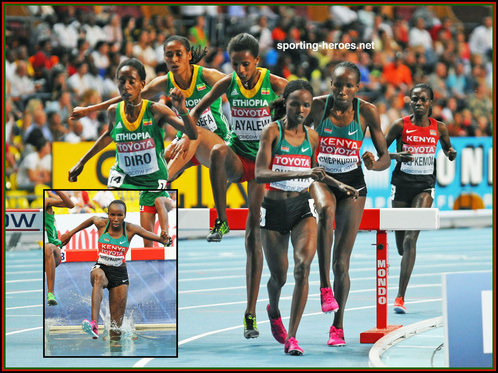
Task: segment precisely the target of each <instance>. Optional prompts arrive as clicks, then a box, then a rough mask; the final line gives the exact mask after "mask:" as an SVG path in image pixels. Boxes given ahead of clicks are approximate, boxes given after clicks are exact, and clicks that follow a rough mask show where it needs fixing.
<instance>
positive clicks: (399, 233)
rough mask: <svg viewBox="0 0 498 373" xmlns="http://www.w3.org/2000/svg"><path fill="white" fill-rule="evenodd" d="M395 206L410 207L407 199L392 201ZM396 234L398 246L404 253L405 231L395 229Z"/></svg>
mask: <svg viewBox="0 0 498 373" xmlns="http://www.w3.org/2000/svg"><path fill="white" fill-rule="evenodd" d="M392 206H393V208H398V207H410V206H409V204H408V203H407V202H405V201H392ZM394 236H395V237H396V247H397V249H398V253H399V255H401V256H402V255H403V241H404V239H405V231H394Z"/></svg>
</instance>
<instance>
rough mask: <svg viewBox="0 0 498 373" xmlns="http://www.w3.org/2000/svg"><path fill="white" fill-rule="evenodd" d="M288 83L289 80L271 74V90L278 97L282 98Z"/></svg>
mask: <svg viewBox="0 0 498 373" xmlns="http://www.w3.org/2000/svg"><path fill="white" fill-rule="evenodd" d="M288 83H289V81H288V80H287V79H285V78H281V77H279V76H277V75H273V74H270V84H271V89H273V92H275V93H276V94H277V95H278V96H282V95H283V94H284V89H285V87H286V86H287V84H288Z"/></svg>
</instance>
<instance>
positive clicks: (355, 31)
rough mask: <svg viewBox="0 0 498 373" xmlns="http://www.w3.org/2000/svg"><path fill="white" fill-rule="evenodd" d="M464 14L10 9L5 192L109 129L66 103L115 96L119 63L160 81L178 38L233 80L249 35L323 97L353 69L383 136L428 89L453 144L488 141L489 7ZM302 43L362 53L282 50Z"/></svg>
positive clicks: (384, 9) (272, 62)
mask: <svg viewBox="0 0 498 373" xmlns="http://www.w3.org/2000/svg"><path fill="white" fill-rule="evenodd" d="M461 8H465V9H463V12H459V13H462V14H456V13H455V9H456V10H458V6H453V7H452V6H349V7H348V6H256V5H250V6H241V5H233V6H214V5H213V6H201V5H199V6H181V7H180V6H165V5H162V6H160V5H150V6H145V5H144V6H133V5H126V6H118V5H108V6H96V5H94V6H76V5H75V6H65V5H61V6H59V5H57V6H55V5H54V6H38V5H33V6H7V7H5V22H4V24H5V41H6V43H5V55H4V56H5V59H4V62H5V77H6V79H5V83H6V90H5V92H6V96H5V117H4V118H5V119H4V121H5V126H4V128H5V142H6V158H7V159H6V162H7V164H6V173H7V182H6V185H7V189H11V190H14V189H17V190H25V191H28V192H29V193H32V192H33V191H34V190H35V187H36V186H37V185H46V186H51V183H52V180H51V167H52V159H51V156H52V155H51V154H52V151H51V144H52V143H53V142H55V141H64V142H70V143H77V142H81V141H95V140H96V139H97V138H98V136H99V135H100V134H101V133H103V132H104V131H105V130H106V128H107V125H108V124H107V118H106V113H105V112H100V113H94V114H92V115H90V116H88V117H85V118H82V119H80V120H77V121H73V120H71V119H70V115H71V112H72V109H73V107H75V106H88V105H91V104H95V103H98V102H101V101H103V100H107V99H109V98H112V97H114V96H116V95H118V90H117V86H116V83H115V72H116V68H117V66H118V65H119V63H120V62H121V61H123V60H124V59H127V58H130V57H136V58H138V59H139V60H140V61H142V62H143V63H144V65H145V66H146V72H147V81H150V80H152V79H153V78H154V77H156V76H159V75H163V74H166V73H167V68H166V65H165V63H164V52H163V45H164V41H165V40H166V39H167V38H168V37H169V36H171V35H174V34H179V35H183V36H186V37H188V38H189V40H190V41H191V43H192V44H195V45H200V46H204V47H206V48H208V54H207V55H206V57H205V58H204V59H203V61H201V62H200V64H201V65H204V66H207V67H212V68H216V69H218V70H220V71H222V72H224V73H227V74H228V73H231V72H232V68H231V65H230V61H229V58H228V55H227V53H226V45H227V43H228V41H229V39H230V38H231V37H232V36H234V35H236V34H238V33H240V32H248V33H250V34H252V35H254V36H255V37H257V38H258V39H259V41H260V55H261V62H260V66H263V67H268V68H269V69H270V70H271V72H272V73H274V74H276V75H279V76H282V77H284V78H286V79H288V80H293V79H306V80H308V81H310V83H311V84H312V85H313V87H314V91H315V95H321V94H326V93H328V92H329V88H330V79H329V76H330V73H331V70H332V69H333V67H334V66H335V65H336V64H337V63H338V62H340V61H344V60H348V61H351V62H354V63H356V64H357V65H358V67H359V68H360V71H361V88H360V92H359V96H360V97H361V98H364V99H365V100H367V101H369V102H372V103H374V104H375V105H376V106H377V108H378V110H379V113H380V117H381V125H382V129H383V131H384V132H385V131H387V129H388V127H389V125H390V124H392V123H393V121H394V120H396V119H398V118H400V117H402V116H404V115H408V114H409V112H410V111H409V107H408V102H407V100H406V96H407V95H408V92H409V90H410V89H411V87H413V85H415V84H417V83H421V82H425V83H428V84H429V85H430V86H431V87H432V88H433V90H434V94H435V97H434V105H433V108H432V117H434V118H436V119H438V120H441V121H443V122H445V123H446V124H447V126H448V128H449V131H450V136H491V135H492V133H493V130H494V126H493V123H492V118H493V117H492V112H493V110H492V102H493V101H492V87H493V67H492V65H493V62H494V61H493V53H492V50H493V44H492V43H493V35H494V32H493V19H492V17H491V9H488V8H486V7H483V6H475V7H468V6H465V7H461ZM472 12H474V14H472ZM462 15H464V16H465V17H464V16H462ZM469 15H470V17H469ZM462 18H463V19H462ZM300 42H304V44H301V45H313V43H314V45H316V44H318V45H320V46H323V44H322V42H326V43H327V45H334V44H333V43H343V45H346V43H349V44H350V45H353V44H354V45H355V46H356V47H357V48H349V49H348V48H337V49H334V48H318V49H317V50H314V48H291V49H289V50H287V51H285V52H283V51H282V50H281V49H279V48H277V45H278V43H287V44H289V45H290V44H292V45H294V46H297V45H298V44H299V43H300ZM310 43H311V44H310ZM360 43H369V45H371V46H373V48H363V49H362V48H360V47H359V46H360V45H361V44H360ZM336 45H337V44H336ZM174 134H175V133H174V132H173V131H172V132H169V133H168V136H170V137H171V138H172V137H173V136H174ZM167 140H168V139H167Z"/></svg>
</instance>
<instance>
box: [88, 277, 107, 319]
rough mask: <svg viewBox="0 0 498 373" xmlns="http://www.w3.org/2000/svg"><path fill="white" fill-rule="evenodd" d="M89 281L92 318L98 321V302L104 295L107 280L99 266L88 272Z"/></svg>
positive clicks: (100, 301) (99, 302)
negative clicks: (91, 288) (91, 287)
mask: <svg viewBox="0 0 498 373" xmlns="http://www.w3.org/2000/svg"><path fill="white" fill-rule="evenodd" d="M90 282H91V283H92V286H93V290H92V320H95V321H96V322H97V323H98V322H99V313H100V304H101V303H102V298H103V296H104V288H105V287H107V285H108V284H109V281H108V280H107V277H106V275H105V273H104V271H103V270H102V269H100V268H95V269H93V270H92V272H90Z"/></svg>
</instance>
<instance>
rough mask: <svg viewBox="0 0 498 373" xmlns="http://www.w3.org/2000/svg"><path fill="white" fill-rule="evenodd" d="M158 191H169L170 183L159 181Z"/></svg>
mask: <svg viewBox="0 0 498 373" xmlns="http://www.w3.org/2000/svg"><path fill="white" fill-rule="evenodd" d="M157 184H158V185H157V189H168V181H167V180H164V179H160V180H157Z"/></svg>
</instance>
